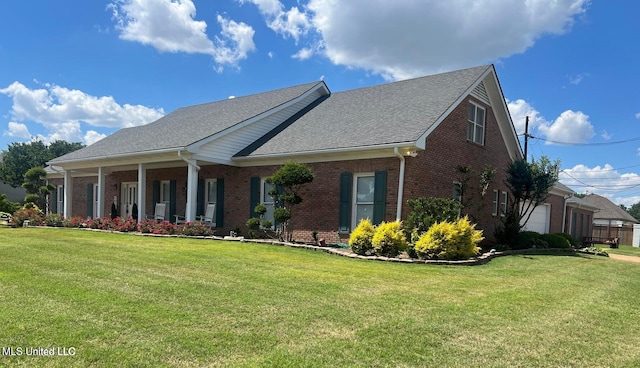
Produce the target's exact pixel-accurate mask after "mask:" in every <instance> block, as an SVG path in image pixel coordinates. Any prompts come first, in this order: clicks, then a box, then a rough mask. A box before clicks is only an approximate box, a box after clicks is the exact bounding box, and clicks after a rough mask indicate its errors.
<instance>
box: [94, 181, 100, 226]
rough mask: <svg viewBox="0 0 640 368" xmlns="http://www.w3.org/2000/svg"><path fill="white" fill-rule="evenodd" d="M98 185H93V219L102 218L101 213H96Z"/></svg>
mask: <svg viewBox="0 0 640 368" xmlns="http://www.w3.org/2000/svg"><path fill="white" fill-rule="evenodd" d="M98 190H99V188H98V184H93V218H98V217H102V214H101V213H98Z"/></svg>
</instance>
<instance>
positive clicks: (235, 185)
mask: <svg viewBox="0 0 640 368" xmlns="http://www.w3.org/2000/svg"><path fill="white" fill-rule="evenodd" d="M470 100H472V101H473V102H475V103H476V104H479V105H481V106H483V107H484V108H485V109H486V124H485V144H484V145H479V144H475V143H472V142H469V141H467V114H468V102H469V101H470ZM292 158H293V159H295V157H292ZM405 160H406V168H405V178H404V179H405V184H404V185H405V186H404V198H403V199H404V201H403V202H404V205H403V208H402V217H403V218H405V217H406V215H407V213H408V211H409V208H408V206H407V205H406V200H407V199H411V198H417V197H444V198H451V197H452V194H453V185H454V182H455V181H458V180H460V179H461V177H460V174H458V173H457V171H456V169H455V167H456V166H459V165H462V166H470V167H471V168H472V171H471V173H470V174H469V178H470V181H469V187H468V189H467V191H466V193H465V196H464V202H466V208H465V210H464V211H463V212H464V213H469V214H470V215H471V216H472V219H473V220H474V221H476V222H477V223H478V228H479V229H482V230H484V233H485V237H486V238H488V239H492V238H493V230H494V228H495V227H496V226H497V225H498V223H499V216H494V215H492V212H493V203H492V201H493V193H494V190H498V191H499V192H502V191H506V190H507V189H506V187H505V185H504V184H503V181H504V175H505V174H504V172H505V168H506V166H507V164H508V163H509V162H510V160H511V159H510V157H509V154H508V152H507V149H506V146H505V143H504V139H503V137H502V135H501V133H500V130H499V128H498V125H497V121H496V118H495V116H494V113H493V111H492V109H491V107H490V106H487V105H485V104H483V103H480V102H479V101H478V100H476V99H473V98H468V99H466V100H464V101H463V102H462V103H461V104H460V105H459V106H458V107H456V108H455V109H454V111H453V112H452V113H451V114H450V115H449V116H448V117H447V118H446V119H445V120H444V121H443V122H442V123H441V124H440V125H439V126H438V127H437V128H436V129H435V130H434V131H433V132H432V133H431V134H430V135H429V136H428V138H427V140H426V149H425V150H424V151H420V152H418V155H417V156H416V157H405ZM200 164H201V169H200V171H199V178H202V179H214V178H224V224H223V226H222V227H221V228H219V229H218V231H217V234H219V235H225V234H228V232H229V231H230V230H232V229H235V228H238V227H239V228H241V229H242V230H243V231H246V229H245V228H244V224H245V223H246V221H247V219H248V218H249V215H250V204H249V200H250V199H249V197H250V195H249V194H250V180H251V177H266V176H269V175H271V174H272V173H273V172H274V171H275V170H277V168H278V167H277V166H258V167H243V168H240V167H232V166H225V165H204V164H202V163H200ZM488 165H489V166H491V167H493V168H495V169H496V176H495V177H494V178H493V181H492V183H491V184H490V185H489V188H488V190H487V192H486V195H485V196H484V197H481V195H480V189H479V174H480V171H481V170H482V169H483V168H484V167H485V166H488ZM309 166H310V167H311V169H312V170H313V172H314V174H315V178H314V181H313V182H312V183H310V184H307V185H306V186H304V187H303V188H302V190H301V193H300V194H301V196H302V198H303V202H302V203H301V204H300V205H298V206H296V207H295V208H294V209H293V211H294V218H293V219H294V224H295V225H294V226H295V228H296V229H299V230H302V231H299V232H297V233H296V234H295V238H296V239H297V240H306V241H308V240H311V232H312V231H317V232H318V235H319V237H320V238H324V239H326V240H327V242H328V243H334V242H335V241H336V237H337V236H338V226H339V205H340V203H339V199H340V175H341V174H342V173H344V172H349V173H352V174H356V173H373V172H376V171H382V170H384V171H386V172H387V186H386V187H387V194H386V207H385V218H386V220H388V221H391V220H394V219H395V218H396V204H397V199H398V181H399V171H400V160H399V158H397V157H390V158H380V159H361V160H345V161H335V162H322V163H311V164H309ZM186 177H187V169H186V168H184V167H181V168H167V169H149V170H147V188H146V204H145V208H146V212H147V214H149V215H150V214H151V213H152V208H153V193H152V182H153V181H156V180H157V181H161V180H176V213H177V214H184V213H185V207H186V190H185V188H186V186H187V178H186ZM136 181H137V171H120V172H113V173H111V174H108V175H107V176H106V183H105V184H106V185H105V188H106V192H105V213H104V215H105V216H107V215H109V214H110V208H111V203H112V201H113V198H114V196H117V197H118V201H120V195H121V193H120V189H121V183H123V182H136ZM51 182H52V183H53V184H58V185H59V184H62V180H61V179H54V180H51ZM90 182H91V183H95V182H97V178H96V177H83V178H74V183H73V185H74V195H73V209H72V211H73V215H74V216H83V217H84V216H86V214H87V205H86V200H87V198H86V196H87V189H86V184H87V183H90ZM117 205H118V207H120V204H119V202H118V203H117ZM557 207H560V206H555V205H553V206H552V208H553V209H554V210H553V211H555V208H557ZM552 216H553V218H554V219H555V218H556V213H555V212H552ZM560 216H561V214H560ZM346 236H347V234H342V238H343V240H344V238H345V237H346Z"/></svg>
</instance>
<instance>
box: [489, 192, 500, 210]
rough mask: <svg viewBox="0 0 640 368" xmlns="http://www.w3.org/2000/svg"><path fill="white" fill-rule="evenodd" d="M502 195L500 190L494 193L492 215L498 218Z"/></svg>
mask: <svg viewBox="0 0 640 368" xmlns="http://www.w3.org/2000/svg"><path fill="white" fill-rule="evenodd" d="M499 197H500V194H499V193H498V190H494V191H493V210H492V211H491V215H493V216H498V203H499V201H500V198H499Z"/></svg>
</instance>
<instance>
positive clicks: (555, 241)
mask: <svg viewBox="0 0 640 368" xmlns="http://www.w3.org/2000/svg"><path fill="white" fill-rule="evenodd" d="M540 239H541V240H543V241H545V242H546V243H547V246H548V247H549V248H571V243H569V241H568V240H567V239H565V238H564V237H563V236H561V235H560V234H542V235H540Z"/></svg>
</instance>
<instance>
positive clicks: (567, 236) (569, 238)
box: [556, 233, 581, 248]
mask: <svg viewBox="0 0 640 368" xmlns="http://www.w3.org/2000/svg"><path fill="white" fill-rule="evenodd" d="M556 235H559V236H561V237H563V238H565V239H567V241H568V242H569V244H571V246H572V247H574V248H579V247H580V245H581V244H580V242H579V241H578V240H577V239H575V238H574V237H573V236H571V234H567V233H556Z"/></svg>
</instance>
